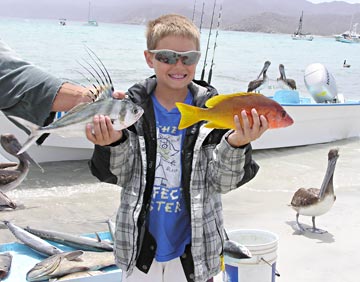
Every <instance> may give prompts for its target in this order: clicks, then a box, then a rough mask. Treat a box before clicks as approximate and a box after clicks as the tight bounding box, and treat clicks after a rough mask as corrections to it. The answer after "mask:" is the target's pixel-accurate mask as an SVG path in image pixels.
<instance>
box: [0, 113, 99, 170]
mask: <svg viewBox="0 0 360 282" xmlns="http://www.w3.org/2000/svg"><path fill="white" fill-rule="evenodd" d="M0 124H1V125H0V134H4V133H12V134H14V135H15V136H16V138H17V139H18V140H19V142H20V143H22V144H23V143H24V142H25V140H26V139H27V137H28V136H27V134H26V133H25V132H24V131H23V130H21V129H19V128H18V127H17V126H15V125H14V124H13V123H12V122H11V121H9V120H8V119H7V118H6V117H5V115H4V114H3V113H2V112H0ZM93 148H94V145H93V144H92V143H91V142H90V141H88V140H87V139H86V137H85V135H84V137H83V138H82V137H70V138H63V137H60V136H58V135H56V134H50V135H49V137H48V138H46V139H45V141H44V143H43V144H42V145H41V146H37V145H33V146H31V147H30V148H29V149H28V150H27V152H28V153H29V155H30V156H31V157H32V158H33V159H34V160H35V161H37V162H40V163H41V162H53V161H69V160H84V159H90V157H91V154H92V151H93ZM1 159H5V160H4V161H6V160H10V161H17V159H16V158H14V157H13V156H11V155H9V154H8V153H7V152H6V151H4V149H3V148H2V147H1V146H0V160H1Z"/></svg>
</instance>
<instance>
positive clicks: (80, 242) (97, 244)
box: [24, 227, 113, 252]
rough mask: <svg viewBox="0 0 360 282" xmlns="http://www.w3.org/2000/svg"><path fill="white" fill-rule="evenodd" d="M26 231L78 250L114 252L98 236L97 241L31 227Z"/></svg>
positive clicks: (107, 243)
mask: <svg viewBox="0 0 360 282" xmlns="http://www.w3.org/2000/svg"><path fill="white" fill-rule="evenodd" d="M24 229H25V230H26V231H27V232H30V233H31V234H33V235H36V236H38V237H40V238H42V239H45V240H48V241H53V242H57V243H60V244H63V245H66V246H71V247H73V248H75V249H78V250H83V251H95V252H100V251H113V246H112V245H111V244H110V243H109V242H105V241H102V240H101V239H100V237H99V236H98V235H97V234H96V236H97V239H94V238H90V237H84V236H78V235H73V234H69V233H64V232H58V231H52V230H40V229H34V228H30V227H26V228H24Z"/></svg>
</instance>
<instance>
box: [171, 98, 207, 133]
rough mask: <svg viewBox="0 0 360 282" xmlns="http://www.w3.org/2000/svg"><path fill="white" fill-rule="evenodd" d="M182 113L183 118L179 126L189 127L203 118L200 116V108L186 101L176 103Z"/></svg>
mask: <svg viewBox="0 0 360 282" xmlns="http://www.w3.org/2000/svg"><path fill="white" fill-rule="evenodd" d="M175 104H176V107H177V108H178V109H179V111H180V114H181V119H180V123H179V126H178V128H179V129H184V128H187V127H189V126H191V125H193V124H195V123H197V122H198V121H200V120H201V118H200V117H199V113H200V110H201V109H200V108H198V107H194V106H191V105H188V104H184V103H175Z"/></svg>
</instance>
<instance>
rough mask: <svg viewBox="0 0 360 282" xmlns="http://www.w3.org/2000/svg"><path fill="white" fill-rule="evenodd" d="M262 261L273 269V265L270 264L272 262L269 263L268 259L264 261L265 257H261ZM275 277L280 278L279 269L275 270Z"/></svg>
mask: <svg viewBox="0 0 360 282" xmlns="http://www.w3.org/2000/svg"><path fill="white" fill-rule="evenodd" d="M260 260H262V261H263V262H265V263H266V264H267V265H269V266H270V267H272V265H271V264H270V262H268V261H267V260H266V259H264V258H263V257H261V259H260ZM275 275H276V276H277V277H280V273H279V271H277V269H276V268H275Z"/></svg>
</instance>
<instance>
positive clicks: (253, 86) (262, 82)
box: [247, 61, 271, 92]
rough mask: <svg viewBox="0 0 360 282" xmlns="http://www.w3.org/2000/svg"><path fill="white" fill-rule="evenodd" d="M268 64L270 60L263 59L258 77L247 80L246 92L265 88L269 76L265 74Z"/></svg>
mask: <svg viewBox="0 0 360 282" xmlns="http://www.w3.org/2000/svg"><path fill="white" fill-rule="evenodd" d="M270 64H271V62H270V61H265V63H264V66H263V68H262V70H261V72H260V74H259V75H258V77H257V78H256V79H255V80H252V81H250V82H249V84H248V89H247V92H259V91H260V90H261V89H265V88H266V87H267V86H268V84H269V77H268V76H267V75H266V72H267V70H268V68H269V66H270ZM261 76H262V77H261Z"/></svg>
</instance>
